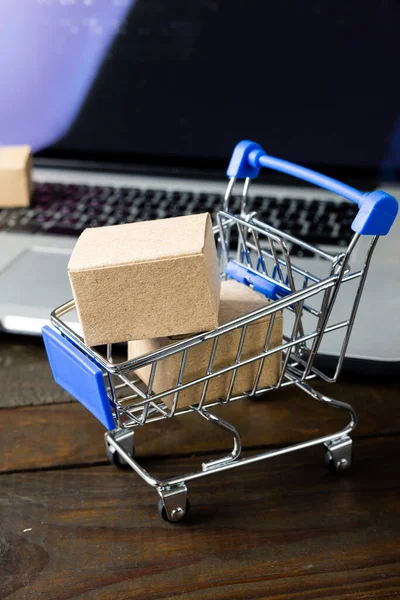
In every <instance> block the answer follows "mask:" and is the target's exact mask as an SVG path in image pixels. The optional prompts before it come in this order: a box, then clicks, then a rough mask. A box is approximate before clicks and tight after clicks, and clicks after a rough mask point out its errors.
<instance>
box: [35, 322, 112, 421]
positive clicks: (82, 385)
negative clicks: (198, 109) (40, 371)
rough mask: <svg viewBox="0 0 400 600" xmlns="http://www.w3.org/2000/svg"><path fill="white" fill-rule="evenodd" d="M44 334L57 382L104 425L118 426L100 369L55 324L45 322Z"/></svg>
mask: <svg viewBox="0 0 400 600" xmlns="http://www.w3.org/2000/svg"><path fill="white" fill-rule="evenodd" d="M42 336H43V341H44V345H45V347H46V352H47V356H48V359H49V363H50V367H51V370H52V373H53V377H54V379H55V381H56V383H58V385H60V386H61V387H63V388H64V389H65V390H66V391H67V392H68V393H69V394H71V396H73V397H74V398H76V399H77V400H79V402H80V403H81V404H83V405H84V406H85V407H86V408H87V409H88V410H89V411H90V412H91V413H92V414H93V415H94V416H95V417H96V418H97V419H98V420H99V421H100V422H101V423H102V424H103V425H104V427H106V428H107V429H115V422H114V418H113V415H112V412H111V407H110V403H109V400H108V396H107V390H106V386H105V385H104V378H103V373H102V371H101V369H100V368H99V367H98V366H97V365H95V363H94V362H92V361H91V360H89V358H87V356H85V355H84V354H82V352H80V350H78V349H77V348H75V346H74V345H73V344H71V342H69V341H68V340H66V339H65V338H63V337H62V336H61V335H60V334H59V333H58V332H57V331H56V330H55V329H53V328H52V327H49V326H48V325H45V326H44V327H43V329H42Z"/></svg>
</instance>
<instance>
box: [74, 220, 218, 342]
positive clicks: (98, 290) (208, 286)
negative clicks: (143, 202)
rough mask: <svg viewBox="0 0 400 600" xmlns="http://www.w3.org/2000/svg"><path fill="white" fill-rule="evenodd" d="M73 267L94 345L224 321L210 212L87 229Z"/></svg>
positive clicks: (84, 319) (80, 307)
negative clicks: (221, 317) (219, 319)
mask: <svg viewBox="0 0 400 600" xmlns="http://www.w3.org/2000/svg"><path fill="white" fill-rule="evenodd" d="M68 272H69V277H70V282H71V286H72V290H73V294H74V298H75V302H76V306H77V310H78V314H79V318H80V322H81V326H82V330H83V336H84V340H85V343H86V344H87V345H89V346H96V345H99V344H111V343H114V342H123V341H128V340H139V339H143V338H155V337H161V336H169V335H178V334H190V333H192V334H194V333H199V332H201V331H207V330H210V329H214V328H215V327H217V325H218V308H219V296H220V285H221V284H220V277H219V266H218V260H217V252H216V248H215V242H214V235H213V232H212V224H211V219H210V215H209V214H208V213H205V214H200V215H189V216H185V217H175V218H171V219H160V220H158V221H143V222H138V223H130V224H126V225H113V226H111V227H96V228H90V229H86V230H85V231H84V232H83V233H82V235H81V236H80V237H79V239H78V241H77V243H76V246H75V248H74V251H73V253H72V256H71V259H70V261H69V265H68Z"/></svg>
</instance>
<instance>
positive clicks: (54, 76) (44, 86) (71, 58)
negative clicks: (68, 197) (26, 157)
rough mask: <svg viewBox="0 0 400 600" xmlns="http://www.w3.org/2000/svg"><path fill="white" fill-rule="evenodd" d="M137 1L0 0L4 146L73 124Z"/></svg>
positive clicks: (36, 142)
mask: <svg viewBox="0 0 400 600" xmlns="http://www.w3.org/2000/svg"><path fill="white" fill-rule="evenodd" d="M134 3H135V0H0V86H1V88H0V145H2V144H30V145H31V146H32V147H33V149H34V150H39V149H41V148H43V147H45V146H48V145H50V144H53V143H54V142H56V141H57V139H58V138H59V137H60V136H61V135H62V134H63V133H65V132H66V131H67V130H68V128H69V127H70V126H71V125H72V123H73V121H74V118H75V117H76V115H77V113H78V111H79V109H80V107H81V106H82V103H83V102H84V100H85V97H86V95H87V93H88V91H89V88H90V86H91V84H92V82H93V81H94V79H95V77H96V74H97V73H98V71H99V69H100V67H101V64H102V61H103V59H104V57H105V54H106V52H107V50H108V48H109V46H110V44H111V42H112V41H113V39H114V37H115V36H116V35H118V34H119V35H123V23H124V18H125V16H126V14H127V12H128V10H129V9H130V8H131V7H132V6H133V4H134Z"/></svg>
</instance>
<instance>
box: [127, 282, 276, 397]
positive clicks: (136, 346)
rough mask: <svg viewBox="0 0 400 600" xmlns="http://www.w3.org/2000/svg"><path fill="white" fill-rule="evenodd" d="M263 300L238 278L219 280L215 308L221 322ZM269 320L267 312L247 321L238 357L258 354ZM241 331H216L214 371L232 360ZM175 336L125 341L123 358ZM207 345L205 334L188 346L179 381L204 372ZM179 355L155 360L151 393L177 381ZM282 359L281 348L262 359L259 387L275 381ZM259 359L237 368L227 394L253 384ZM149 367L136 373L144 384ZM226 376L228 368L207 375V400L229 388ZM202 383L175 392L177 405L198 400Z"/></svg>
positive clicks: (209, 344) (169, 341) (273, 337)
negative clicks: (216, 305) (217, 339)
mask: <svg viewBox="0 0 400 600" xmlns="http://www.w3.org/2000/svg"><path fill="white" fill-rule="evenodd" d="M268 303H269V301H268V300H267V299H266V298H265V297H264V296H262V295H261V294H259V293H258V292H255V291H254V290H252V289H251V288H249V287H247V286H245V285H243V284H241V283H238V282H237V281H234V280H227V281H223V282H222V286H221V301H220V309H219V322H220V325H223V324H226V323H228V322H229V321H232V320H233V319H237V318H238V317H240V316H242V315H244V314H247V313H249V312H252V311H254V310H256V309H259V308H262V307H264V306H266V305H267V304H268ZM270 320H271V317H270V316H267V317H264V318H263V319H261V320H258V321H257V322H256V323H254V324H251V325H249V326H248V328H247V332H246V337H245V341H244V345H243V350H242V355H241V359H242V360H245V359H248V358H251V357H252V356H257V355H258V354H261V353H262V352H263V350H264V344H265V340H266V337H267V332H268V327H269V323H270ZM241 331H242V329H235V330H233V331H231V332H229V333H225V334H223V335H222V336H221V337H220V339H219V342H218V346H217V351H216V354H215V359H214V366H213V371H214V372H215V371H216V370H218V369H222V368H224V367H228V366H230V365H232V364H233V363H234V362H235V360H236V353H237V351H238V346H239V340H240V336H241ZM176 341H177V340H174V339H172V338H170V337H169V338H161V339H160V338H158V339H148V340H140V341H132V342H129V344H128V358H129V359H134V358H137V357H139V356H142V355H144V354H148V353H150V352H153V351H155V350H159V349H160V348H162V347H164V346H167V345H169V344H172V343H176ZM281 344H282V313H281V312H279V313H277V314H276V316H275V321H274V325H273V328H272V334H271V338H270V345H269V348H270V349H271V348H275V347H277V346H280V345H281ZM212 345H213V342H212V340H207V341H206V342H203V343H202V344H200V345H198V346H194V347H193V348H190V349H189V350H188V353H187V359H186V365H185V370H184V375H183V380H182V383H188V382H189V381H191V380H193V379H197V378H199V377H203V376H205V375H206V374H207V369H208V364H209V360H210V355H211V349H212ZM181 358H182V354H181V353H179V354H176V355H173V356H170V357H168V358H164V359H162V360H161V361H159V362H158V365H157V368H156V371H155V377H154V381H153V392H154V393H161V392H164V391H166V390H168V389H171V388H173V387H175V386H176V385H177V379H178V373H179V368H180V364H181ZM281 361H282V356H281V352H277V353H275V354H272V355H271V356H269V357H267V358H266V359H265V360H264V365H263V369H262V372H261V376H260V380H259V388H264V387H268V386H269V385H275V384H276V383H277V381H278V379H279V375H280V372H281ZM259 365H260V361H254V362H253V363H251V364H249V365H244V366H243V367H240V368H239V369H238V370H237V375H236V379H235V384H234V387H233V394H232V395H240V394H242V393H243V392H246V391H250V390H251V389H252V388H253V385H254V383H255V380H256V377H257V373H258V368H259ZM150 369H151V366H150V365H149V366H147V367H143V368H142V369H139V370H138V371H137V375H138V376H139V378H140V379H141V380H142V381H144V382H145V383H146V384H147V383H148V381H149V376H150ZM231 377H232V371H231V372H230V373H226V374H223V375H220V376H218V377H215V378H213V379H210V381H209V384H208V389H207V395H206V400H207V401H212V400H216V399H217V398H223V397H225V396H226V395H227V393H228V390H229V385H230V381H231ZM202 389H203V384H197V385H195V386H193V387H191V388H187V389H185V390H183V391H182V392H180V394H179V400H178V407H180V408H182V407H184V406H188V405H190V404H197V403H198V402H199V401H200V397H201V393H202ZM164 402H165V404H166V405H167V406H169V407H171V406H172V403H173V395H171V396H166V397H165V398H164Z"/></svg>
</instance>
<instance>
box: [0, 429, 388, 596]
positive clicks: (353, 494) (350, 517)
mask: <svg viewBox="0 0 400 600" xmlns="http://www.w3.org/2000/svg"><path fill="white" fill-rule="evenodd" d="M399 453H400V436H392V437H387V438H383V439H382V438H377V439H374V440H359V441H358V443H357V462H356V466H355V468H354V470H353V472H352V473H351V475H350V474H349V475H346V476H338V475H330V474H327V472H326V469H325V466H324V465H323V462H322V453H321V452H319V451H318V449H317V448H313V449H309V450H307V451H304V452H302V453H297V454H293V455H289V456H285V457H280V458H277V459H274V460H271V461H269V462H268V463H263V464H258V465H252V466H249V467H246V468H244V469H240V470H236V471H230V472H226V473H225V474H223V475H221V476H220V477H218V476H211V477H209V478H207V479H202V480H200V481H197V482H192V483H191V485H190V497H191V501H192V512H191V515H190V516H189V517H188V521H187V523H186V524H185V525H184V524H181V525H169V524H166V523H164V522H163V521H161V520H160V519H159V517H158V515H157V514H156V511H155V502H156V494H155V492H153V491H152V490H151V489H150V488H149V487H148V486H147V485H146V484H145V483H144V482H143V481H141V480H140V479H139V478H138V477H137V476H136V475H135V474H134V473H130V472H128V473H125V472H120V471H117V470H115V469H113V468H112V467H109V466H98V467H92V468H83V469H71V470H64V471H63V470H56V471H44V472H32V473H24V474H9V475H2V476H1V477H0V503H1V513H2V518H1V530H2V531H1V534H0V561H1V569H0V590H1V594H0V596H1V597H2V598H12V599H13V600H28V599H29V600H31V599H33V598H34V599H46V600H47V599H48V598H57V600H67V599H68V600H73V599H78V598H79V600H94V599H96V600H115V598H118V599H119V600H123V599H126V600H128V599H129V600H156V599H157V600H160V599H161V598H185V599H186V598H187V599H189V600H203V599H208V598H212V599H216V600H225V599H226V600H236V599H237V600H239V599H246V600H252V599H256V598H257V599H261V598H262V599H268V598H271V599H274V600H315V599H316V598H319V599H321V598H323V599H329V600H337V599H344V598H346V599H347V600H367V599H368V600H372V599H375V598H379V599H381V600H382V599H387V600H389V599H390V600H393V599H394V598H395V597H398V596H399V595H400V541H399V540H400V502H399V492H400V480H399V477H398V473H399V469H398V457H399ZM197 463H198V459H196V458H184V459H169V460H164V461H161V460H158V461H155V460H149V459H148V460H147V461H146V466H147V468H148V469H149V470H150V471H153V470H155V471H156V472H158V473H159V474H161V475H163V476H167V475H168V476H170V475H172V474H177V473H180V472H182V471H184V470H191V469H192V468H194V467H195V466H196V465H197ZM24 530H28V531H24Z"/></svg>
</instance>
